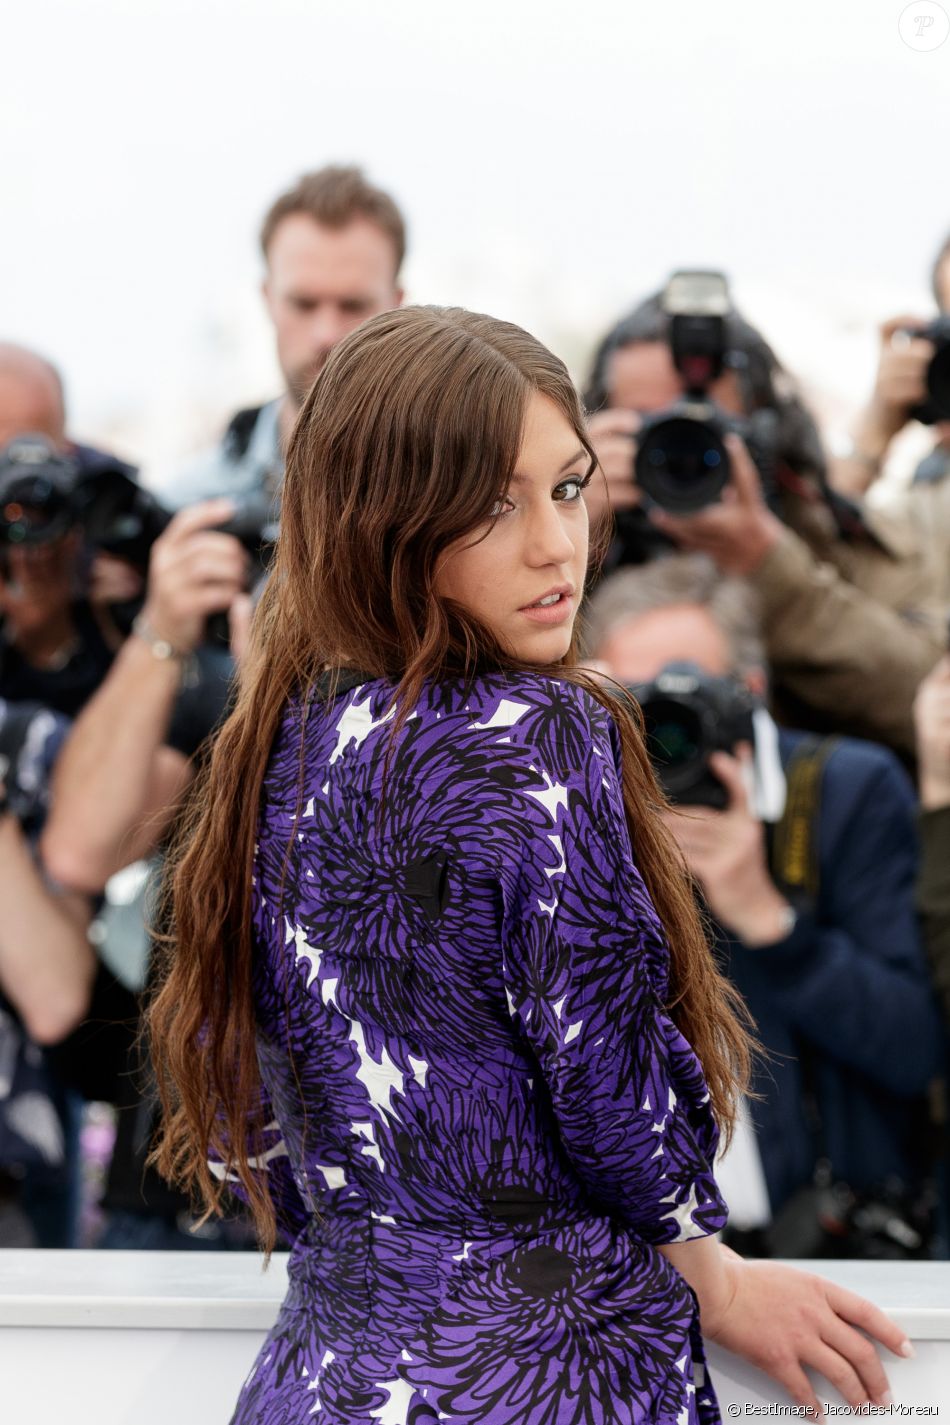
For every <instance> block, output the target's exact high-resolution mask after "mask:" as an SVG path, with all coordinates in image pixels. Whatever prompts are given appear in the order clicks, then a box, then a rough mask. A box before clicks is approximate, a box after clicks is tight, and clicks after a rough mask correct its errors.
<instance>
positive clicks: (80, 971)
mask: <svg viewBox="0 0 950 1425" xmlns="http://www.w3.org/2000/svg"><path fill="white" fill-rule="evenodd" d="M66 727H67V724H66V721H65V719H64V718H62V717H59V716H57V715H56V714H53V713H51V712H49V711H48V710H47V709H45V708H42V707H39V706H38V705H36V704H29V703H19V704H13V703H7V702H4V701H0V765H2V768H3V773H2V782H0V1246H49V1247H66V1246H72V1245H74V1241H75V1231H76V1225H77V1209H78V1181H79V1162H78V1103H77V1101H76V1099H75V1097H74V1096H73V1095H72V1094H71V1093H70V1092H69V1089H68V1087H67V1085H66V1084H65V1083H64V1082H63V1080H62V1079H61V1078H60V1077H59V1076H58V1075H57V1073H56V1071H55V1068H54V1066H53V1064H52V1063H51V1062H50V1057H49V1054H48V1053H47V1048H48V1047H49V1046H53V1045H56V1044H58V1043H59V1042H60V1041H62V1040H63V1039H64V1038H65V1037H66V1036H67V1035H68V1034H69V1033H70V1031H71V1030H72V1029H73V1028H74V1027H75V1025H76V1024H78V1023H79V1021H80V1020H81V1019H82V1017H83V1015H84V1013H85V1012H86V1008H87V1005H88V1002H89V995H90V991H91V986H92V981H93V974H94V968H95V959H94V956H93V952H92V948H91V946H90V944H89V940H88V937H87V927H88V924H89V918H90V913H91V906H90V903H89V900H88V898H87V897H85V896H81V895H76V894H74V893H69V892H63V891H61V890H58V889H55V888H51V887H50V886H49V885H48V884H47V883H46V881H45V879H44V873H43V871H42V869H41V867H40V866H39V865H38V864H37V861H36V859H35V856H34V845H35V841H36V837H37V835H38V832H39V829H40V827H41V825H42V822H43V819H44V817H45V815H46V810H47V798H48V786H49V778H50V772H51V769H52V765H53V761H54V759H55V757H56V755H57V753H58V750H59V748H60V746H61V744H62V740H63V736H64V733H65V730H66Z"/></svg>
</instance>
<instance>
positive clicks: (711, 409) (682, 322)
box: [634, 272, 776, 515]
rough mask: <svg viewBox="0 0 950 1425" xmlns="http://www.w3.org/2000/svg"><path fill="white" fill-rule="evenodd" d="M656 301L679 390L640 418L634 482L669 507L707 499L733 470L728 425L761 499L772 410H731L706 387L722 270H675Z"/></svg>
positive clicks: (768, 470)
mask: <svg viewBox="0 0 950 1425" xmlns="http://www.w3.org/2000/svg"><path fill="white" fill-rule="evenodd" d="M661 304H662V307H663V310H664V311H665V312H666V313H667V315H668V317H669V343H670V351H671V354H672V357H673V364H674V366H675V367H676V369H677V371H678V372H679V374H680V376H681V377H682V379H683V384H684V387H685V394H684V396H683V398H682V399H681V400H679V401H676V402H674V403H673V404H672V405H670V406H667V407H666V408H665V409H664V410H661V411H655V412H654V413H653V414H652V415H649V416H646V417H645V418H644V420H643V424H642V426H641V428H640V431H639V433H638V436H637V454H636V459H635V462H634V472H635V476H636V482H637V485H638V487H639V488H640V489H641V490H642V491H643V493H644V494H645V495H646V496H647V497H648V499H650V500H652V501H653V502H654V504H657V505H659V506H660V508H661V509H664V510H668V511H669V512H670V513H671V514H679V515H685V514H693V513H695V512H696V511H697V510H701V509H705V508H706V506H707V505H711V504H714V503H715V501H717V500H718V499H719V497H720V496H721V494H722V491H723V489H724V488H725V486H726V485H727V484H728V482H729V478H730V475H731V473H732V472H731V468H730V462H729V454H728V451H727V450H726V446H725V437H726V435H727V434H729V433H730V432H733V433H735V434H736V435H739V436H741V438H742V439H743V441H744V442H745V443H746V445H747V446H748V448H749V452H750V454H751V456H752V458H753V460H754V461H755V463H756V465H757V467H758V469H759V472H760V474H761V476H762V481H763V486H764V487H765V490H766V497H767V498H768V497H769V495H770V493H771V492H772V491H773V490H774V486H775V479H774V460H773V457H772V454H771V452H772V449H773V448H774V433H775V427H776V417H775V413H774V412H773V411H764V410H763V411H756V412H755V413H754V414H753V415H751V416H748V417H741V416H734V415H731V414H730V413H728V412H726V411H724V410H723V409H722V407H721V406H719V405H717V404H716V402H715V401H713V400H712V399H711V398H710V396H709V394H708V393H709V388H710V386H711V384H712V383H713V382H714V381H715V380H716V378H717V377H718V376H719V375H720V374H721V373H722V370H723V367H724V366H725V365H726V363H727V357H728V354H729V353H728V344H727V339H726V338H727V333H726V325H725V323H726V317H727V316H728V314H729V312H730V311H731V310H732V304H731V300H730V297H729V288H728V285H727V283H726V279H725V277H724V276H723V274H722V273H721V272H674V273H673V275H672V277H671V278H670V280H669V282H668V283H667V285H666V287H665V289H664V291H663V295H662V298H661Z"/></svg>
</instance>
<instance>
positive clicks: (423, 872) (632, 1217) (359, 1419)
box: [233, 673, 726, 1425]
mask: <svg viewBox="0 0 950 1425" xmlns="http://www.w3.org/2000/svg"><path fill="white" fill-rule="evenodd" d="M360 676H362V677H363V678H364V679H365V675H356V676H354V677H348V680H347V682H345V683H343V684H342V685H341V687H342V691H341V692H340V693H338V695H337V696H336V698H335V699H334V700H333V701H332V702H329V703H328V702H326V701H320V700H319V699H315V700H313V701H312V702H311V704H310V707H309V712H308V715H307V718H306V721H305V722H304V719H303V716H302V712H301V708H300V706H299V705H293V706H291V707H290V708H289V710H288V712H287V715H286V717H285V719H284V723H283V726H282V729H281V732H280V734H279V736H278V739H277V741H276V743H275V746H274V750H273V754H272V758H271V763H270V767H269V771H268V774H267V777H266V780H265V786H264V793H263V799H262V807H261V820H260V837H259V845H258V851H257V862H256V873H255V878H254V917H255V922H254V923H255V936H256V951H257V960H256V999H257V1014H258V1023H259V1055H260V1064H261V1073H262V1077H263V1081H264V1084H265V1090H266V1095H267V1098H268V1105H267V1111H268V1114H269V1116H270V1115H272V1120H273V1121H272V1125H271V1132H270V1137H269V1140H268V1145H269V1146H268V1147H267V1151H266V1152H265V1153H264V1154H263V1155H262V1156H261V1157H260V1158H259V1159H258V1160H257V1162H256V1164H255V1166H256V1167H257V1168H258V1169H259V1170H260V1171H265V1172H266V1173H267V1180H268V1186H269V1191H270V1194H271V1196H272V1199H273V1201H274V1203H275V1206H276V1209H277V1213H278V1218H279V1221H280V1223H281V1226H282V1228H283V1230H284V1232H285V1233H287V1234H288V1235H289V1236H290V1237H291V1238H292V1239H293V1248H292V1251H291V1254H290V1261H289V1276H290V1285H289V1289H288V1293H287V1297H286V1299H285V1302H284V1305H283V1307H282V1309H281V1312H280V1315H279V1317H278V1320H277V1323H276V1325H275V1326H274V1329H273V1330H272V1331H271V1333H270V1335H269V1336H268V1337H267V1340H266V1341H265V1344H264V1346H263V1347H262V1349H261V1351H260V1354H259V1356H258V1358H257V1361H256V1363H255V1365H254V1367H253V1369H252V1370H251V1373H250V1375H249V1377H248V1379H247V1381H246V1382H245V1385H244V1387H243V1390H242V1392H241V1396H240V1400H239V1402H238V1405H237V1409H236V1411H235V1414H234V1416H233V1422H237V1425H251V1422H254V1425H300V1422H304V1421H309V1420H310V1419H311V1417H315V1418H316V1420H317V1421H318V1422H325V1425H374V1422H379V1425H436V1422H440V1421H444V1422H450V1425H633V1422H639V1421H654V1422H663V1425H667V1422H668V1425H690V1422H702V1425H710V1422H713V1421H718V1420H719V1412H718V1408H717V1405H716V1400H715V1396H714V1394H713V1391H712V1388H711V1386H710V1384H709V1381H708V1379H707V1376H706V1371H705V1363H704V1358H703V1351H702V1341H701V1338H700V1334H699V1330H698V1323H697V1312H696V1301H695V1297H694V1296H693V1294H692V1292H691V1291H690V1289H689V1288H688V1286H687V1285H686V1284H685V1282H684V1280H683V1279H682V1277H681V1276H680V1275H679V1274H678V1272H676V1271H675V1270H674V1269H673V1267H672V1266H671V1265H670V1264H669V1263H668V1262H667V1260H666V1259H665V1257H664V1256H663V1255H662V1254H661V1253H659V1252H658V1251H657V1250H656V1244H657V1243H666V1242H680V1241H684V1240H685V1239H687V1238H690V1237H700V1236H703V1235H705V1234H708V1233H712V1232H715V1231H717V1230H718V1229H719V1228H721V1227H722V1226H723V1225H724V1223H725V1219H726V1211H725V1207H724V1205H723V1201H722V1198H721V1197H720V1195H719V1192H718V1191H717V1188H716V1184H715V1181H714V1179H713V1175H712V1171H711V1162H712V1159H713V1156H714V1153H715V1149H716V1142H717V1132H716V1127H715V1124H714V1122H713V1119H712V1116H711V1114H710V1109H709V1101H708V1093H707V1090H706V1086H705V1084H704V1081H703V1075H702V1072H701V1069H700V1066H699V1063H698V1060H697V1059H696V1056H695V1055H694V1053H693V1052H692V1050H691V1048H690V1046H689V1045H688V1044H687V1043H686V1041H685V1040H684V1038H683V1037H682V1035H681V1034H680V1033H679V1031H678V1030H677V1029H676V1028H675V1027H674V1025H673V1023H672V1021H671V1019H670V1018H669V1016H668V1015H667V1014H666V1012H665V1010H664V1008H663V1005H664V1001H665V998H666V993H667V971H668V949H667V945H666V942H665V940H664V937H663V934H662V931H661V929H660V925H659V922H658V920H657V916H656V913H655V911H654V909H653V906H652V905H651V903H650V900H649V898H648V896H647V893H646V890H645V888H644V885H643V882H642V880H641V878H640V876H639V874H638V872H637V870H636V868H635V867H634V865H633V863H632V860H631V852H630V842H629V837H628V833H627V827H626V823H625V820H624V811H623V801H622V796H621V787H620V777H619V770H618V769H619V757H620V751H619V739H618V738H617V735H616V732H615V730H614V727H613V722H612V719H611V718H610V716H609V714H608V713H607V712H606V711H605V710H604V709H603V708H601V706H600V705H599V704H598V703H597V702H596V701H595V700H594V699H592V698H591V697H590V696H589V695H588V694H587V693H585V692H584V691H583V690H581V689H578V688H577V687H576V686H573V685H571V684H569V683H567V682H562V681H555V680H552V679H550V678H546V677H542V676H541V675H535V674H530V673H529V674H519V675H517V676H512V675H502V674H500V673H499V674H492V675H488V676H484V677H481V678H478V679H476V680H475V681H474V682H471V683H470V684H469V685H468V686H467V687H464V686H463V685H462V684H461V683H453V682H442V683H437V684H429V685H427V690H426V692H425V693H424V695H423V698H422V700H421V701H420V703H419V704H418V706H417V708H416V710H415V711H414V713H413V714H412V716H411V718H410V719H409V721H408V722H407V724H406V726H405V728H404V729H403V730H402V733H401V734H400V739H399V743H398V751H397V753H396V754H395V755H394V757H393V760H392V764H391V768H390V773H389V781H388V790H387V797H386V801H385V805H384V808H383V813H382V818H381V820H380V819H379V818H378V801H379V792H380V784H381V777H382V772H383V763H384V758H385V752H386V747H387V742H388V736H389V726H388V724H389V721H390V718H388V717H386V716H385V711H384V710H385V703H386V697H387V694H389V693H391V691H392V689H391V687H390V685H388V684H386V683H383V682H381V681H378V680H377V681H372V680H370V681H362V682H360V681H357V680H358V678H359V677H360ZM298 808H299V815H298ZM288 853H289V860H288V859H287V858H288ZM285 863H286V868H285Z"/></svg>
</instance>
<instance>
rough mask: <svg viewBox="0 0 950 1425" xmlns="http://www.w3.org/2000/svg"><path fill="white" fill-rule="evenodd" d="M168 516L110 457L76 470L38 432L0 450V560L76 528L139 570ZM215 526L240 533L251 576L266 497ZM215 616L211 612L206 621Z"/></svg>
mask: <svg viewBox="0 0 950 1425" xmlns="http://www.w3.org/2000/svg"><path fill="white" fill-rule="evenodd" d="M171 519H172V515H171V513H170V512H169V511H168V510H166V509H165V508H164V507H163V506H162V505H161V504H159V502H158V501H157V500H156V499H155V497H154V495H152V494H151V493H150V492H149V491H148V490H146V489H144V488H143V487H142V486H141V485H139V484H138V482H137V481H136V480H134V479H133V478H132V476H131V474H129V473H127V472H126V470H124V469H123V468H122V467H121V466H120V465H118V463H110V462H104V463H103V465H102V466H101V467H100V468H93V469H91V470H88V469H87V470H83V469H82V467H81V466H80V464H79V463H78V461H76V460H74V459H72V457H71V456H69V455H67V454H64V453H63V452H62V451H60V450H57V448H56V446H55V445H53V443H52V442H51V441H49V440H47V438H46V437H45V436H42V435H23V436H18V437H17V438H16V439H14V440H11V441H10V442H9V444H8V445H6V446H5V447H4V448H3V449H2V450H0V560H2V559H3V558H4V554H5V551H6V550H9V549H14V548H24V547H29V546H34V547H36V546H39V545H44V544H51V543H53V541H54V540H57V539H60V538H61V537H62V536H63V535H65V534H67V533H68V532H69V530H71V529H75V528H78V529H81V530H82V532H83V537H84V539H85V541H86V544H87V545H88V546H89V548H90V549H94V550H103V551H105V552H106V553H108V554H113V555H115V556H117V557H118V558H119V559H124V560H126V561H127V562H128V563H129V564H131V565H133V566H134V567H135V568H137V569H140V570H141V571H142V572H143V573H144V572H145V571H146V570H147V568H148V560H149V555H150V554H151V550H152V545H153V544H154V543H155V541H156V540H157V539H158V537H159V535H161V534H162V533H163V532H164V531H165V529H166V528H167V527H168V525H169V523H170V522H171ZM215 528H216V529H218V530H219V531H220V532H221V533H222V534H230V535H233V536H234V537H235V538H236V539H238V540H240V542H241V543H242V544H243V546H244V548H245V549H246V550H247V551H248V553H249V554H250V555H251V557H252V559H253V560H254V575H253V578H252V583H253V582H256V581H257V578H258V577H259V576H261V575H262V574H263V573H264V570H265V569H266V566H267V562H268V558H269V554H270V550H271V548H272V546H273V544H274V541H275V540H276V538H277V521H276V517H275V514H274V511H273V508H272V506H271V504H270V503H269V502H268V501H267V500H266V499H265V498H264V497H261V498H259V499H251V500H247V501H245V502H244V503H243V504H242V505H241V506H240V508H239V509H238V510H237V511H236V513H235V514H234V516H233V517H232V518H231V519H230V520H228V521H227V523H225V524H221V525H217V526H215ZM122 621H123V622H125V621H126V620H124V619H123V620H122ZM128 622H129V623H131V618H129V620H128ZM217 622H222V621H220V620H218V621H217ZM215 623H216V618H215V617H213V618H212V620H211V625H210V626H211V627H212V628H214V627H215ZM219 632H220V633H221V636H223V637H224V638H225V641H226V620H224V621H223V624H222V630H218V631H216V632H215V634H214V636H215V637H217V636H218V634H219Z"/></svg>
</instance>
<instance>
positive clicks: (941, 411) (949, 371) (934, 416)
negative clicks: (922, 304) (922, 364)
mask: <svg viewBox="0 0 950 1425" xmlns="http://www.w3.org/2000/svg"><path fill="white" fill-rule="evenodd" d="M903 330H904V331H906V332H907V334H908V335H909V336H916V337H923V338H924V339H925V340H926V341H931V342H933V344H934V346H935V347H936V350H935V352H934V354H933V356H932V357H931V359H930V365H929V366H928V367H927V399H926V400H925V401H921V403H920V404H919V405H917V406H914V407H913V409H912V410H911V416H912V417H913V418H914V420H915V421H921V422H922V423H923V424H924V425H928V426H932V425H936V424H937V422H938V421H950V315H944V316H940V317H937V318H935V320H934V321H932V322H931V323H930V324H929V326H926V327H924V328H923V329H921V328H920V327H913V328H911V327H905V328H904V329H903Z"/></svg>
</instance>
